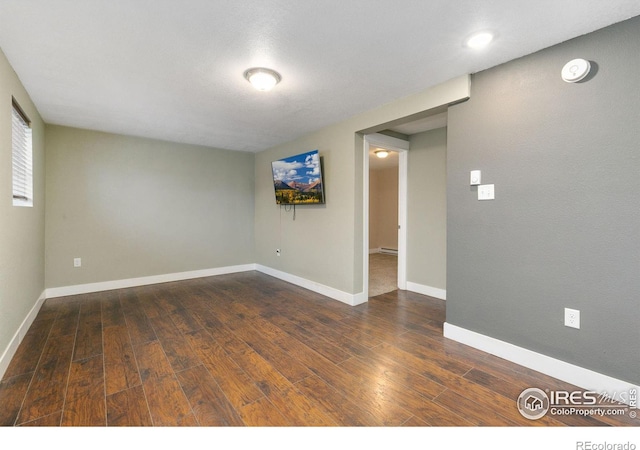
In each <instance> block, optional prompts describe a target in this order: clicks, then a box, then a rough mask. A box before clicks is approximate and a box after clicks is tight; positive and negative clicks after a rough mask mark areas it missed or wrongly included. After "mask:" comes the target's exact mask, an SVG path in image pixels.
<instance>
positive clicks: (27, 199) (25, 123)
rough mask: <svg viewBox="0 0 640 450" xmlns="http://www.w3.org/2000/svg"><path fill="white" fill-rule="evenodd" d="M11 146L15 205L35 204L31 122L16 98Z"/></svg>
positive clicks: (12, 119)
mask: <svg viewBox="0 0 640 450" xmlns="http://www.w3.org/2000/svg"><path fill="white" fill-rule="evenodd" d="M11 146H12V155H13V204H14V205H15V206H33V160H32V141H31V122H30V121H29V118H28V117H27V116H26V115H25V114H24V112H23V111H22V109H21V108H20V106H19V105H18V104H17V103H16V101H15V100H14V101H13V109H12V116H11Z"/></svg>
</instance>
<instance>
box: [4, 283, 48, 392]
mask: <svg viewBox="0 0 640 450" xmlns="http://www.w3.org/2000/svg"><path fill="white" fill-rule="evenodd" d="M45 299H46V296H45V291H42V294H40V297H38V300H36V302H35V304H34V305H33V307H32V308H31V310H30V311H29V313H28V314H27V317H25V318H24V320H23V321H22V323H21V324H20V326H19V327H18V330H17V331H16V333H15V334H14V335H13V338H11V341H10V342H9V345H8V346H7V348H6V349H5V350H4V352H3V353H2V356H0V380H1V379H2V377H4V374H5V372H6V371H7V369H8V368H9V363H10V362H11V359H12V358H13V356H14V355H15V354H16V351H17V350H18V347H19V346H20V343H21V342H22V340H23V339H24V337H25V335H26V334H27V331H29V327H31V324H32V323H33V321H34V320H35V318H36V316H37V315H38V312H39V311H40V308H41V307H42V304H43V303H44V301H45Z"/></svg>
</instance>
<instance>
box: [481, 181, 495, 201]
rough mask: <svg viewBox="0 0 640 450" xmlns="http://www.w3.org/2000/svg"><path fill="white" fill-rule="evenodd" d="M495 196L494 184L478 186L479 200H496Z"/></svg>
mask: <svg viewBox="0 0 640 450" xmlns="http://www.w3.org/2000/svg"><path fill="white" fill-rule="evenodd" d="M495 198H496V197H495V190H494V185H493V184H482V185H480V186H478V200H494V199H495Z"/></svg>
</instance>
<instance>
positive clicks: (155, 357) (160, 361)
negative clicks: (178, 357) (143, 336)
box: [134, 341, 193, 426]
mask: <svg viewBox="0 0 640 450" xmlns="http://www.w3.org/2000/svg"><path fill="white" fill-rule="evenodd" d="M134 352H135V355H136V359H137V361H138V365H139V368H140V374H141V378H142V387H143V389H144V392H145V396H146V398H147V402H148V404H149V412H150V414H151V418H152V420H153V423H154V425H156V426H179V425H182V424H183V423H184V421H185V420H190V421H191V420H193V417H192V416H193V413H192V411H191V406H190V405H189V402H188V401H187V399H186V397H185V395H184V393H183V391H182V388H181V387H180V383H178V380H177V379H176V377H175V374H174V372H173V370H172V368H171V365H170V364H169V361H168V360H167V358H166V356H165V354H164V351H163V350H162V347H161V345H160V342H158V341H151V342H147V343H144V344H141V345H139V346H134Z"/></svg>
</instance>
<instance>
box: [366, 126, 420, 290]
mask: <svg viewBox="0 0 640 450" xmlns="http://www.w3.org/2000/svg"><path fill="white" fill-rule="evenodd" d="M364 146H365V149H364V150H365V151H364V155H365V158H364V166H365V170H364V173H365V182H364V184H365V186H364V187H365V189H364V194H365V199H364V207H365V226H364V228H365V230H364V232H365V240H364V242H365V243H366V245H365V250H364V253H365V254H364V255H363V263H364V279H363V281H364V292H366V293H367V296H368V297H371V296H375V295H380V294H382V293H384V292H389V291H390V290H395V289H406V283H407V280H406V242H407V237H406V211H407V204H406V202H407V151H408V150H409V142H408V141H405V140H402V139H398V138H394V137H391V136H387V135H384V134H378V133H374V134H369V135H366V136H365V139H364ZM380 151H387V152H389V156H388V158H389V161H390V162H388V163H378V162H377V159H374V160H373V162H372V161H371V160H370V158H377V157H376V156H375V152H380ZM384 159H385V160H386V159H387V158H384ZM374 165H375V166H377V167H373V168H372V166H374ZM372 170H382V171H383V172H386V173H380V174H378V173H375V172H373V173H372ZM394 171H395V174H396V177H395V180H397V185H396V186H397V189H396V190H395V192H396V193H397V196H396V199H397V203H395V204H393V202H392V201H391V202H390V201H388V200H389V195H393V194H392V193H389V192H386V193H385V195H384V197H385V199H386V200H387V202H383V203H392V206H391V208H392V209H395V212H396V213H397V215H393V214H392V211H391V212H390V211H389V209H388V208H387V212H386V213H384V212H383V213H382V214H383V215H384V218H385V221H387V222H389V220H390V221H391V224H389V223H386V224H385V229H384V230H383V231H382V232H380V229H379V228H376V226H377V225H379V224H373V225H372V224H371V223H370V220H371V217H372V216H371V213H372V212H373V213H374V214H376V213H379V212H380V211H371V210H370V209H371V207H373V208H376V206H375V202H371V200H372V199H371V196H372V195H379V194H380V192H379V191H374V192H371V189H372V187H374V189H384V188H385V185H386V186H389V182H391V183H393V180H394V177H393V172H394ZM378 175H380V176H378ZM385 178H387V180H385ZM388 178H390V179H391V180H388ZM395 205H397V206H395ZM381 206H383V207H384V206H387V207H388V206H389V205H381ZM389 216H392V217H391V218H389ZM377 217H380V215H378V216H377ZM394 219H395V220H394ZM393 222H395V224H394V223H393ZM391 226H395V227H396V229H397V232H396V235H395V237H396V239H395V240H394V239H393V237H394V236H391V233H393V231H390V230H389V228H390V227H391ZM371 231H373V235H372V234H371V233H370V232H371ZM372 237H373V238H374V239H371V238H372ZM372 246H373V247H372ZM394 268H395V273H393V272H394ZM375 277H378V278H375ZM382 277H384V279H381V278H382ZM391 285H393V289H391Z"/></svg>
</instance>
